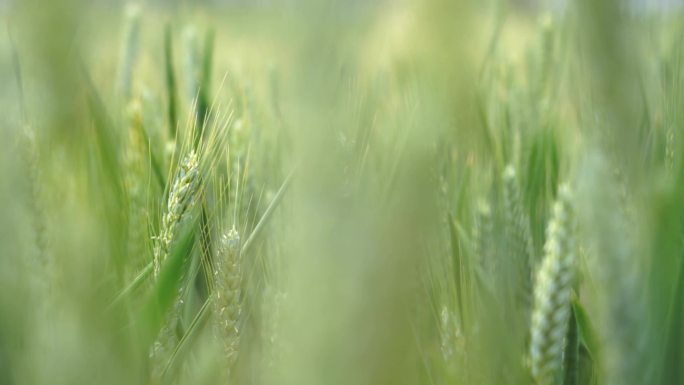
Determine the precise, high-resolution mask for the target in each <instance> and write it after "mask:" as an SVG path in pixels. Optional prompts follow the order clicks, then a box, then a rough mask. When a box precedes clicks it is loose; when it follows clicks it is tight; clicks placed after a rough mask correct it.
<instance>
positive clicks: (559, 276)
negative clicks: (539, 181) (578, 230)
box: [530, 186, 575, 385]
mask: <svg viewBox="0 0 684 385" xmlns="http://www.w3.org/2000/svg"><path fill="white" fill-rule="evenodd" d="M552 215H553V216H552V219H551V222H550V223H549V225H548V228H547V239H546V244H545V245H544V259H543V261H542V263H541V266H540V268H539V272H538V274H537V281H536V284H535V292H534V294H535V295H534V297H535V298H534V299H535V301H534V311H533V313H532V331H531V343H530V359H531V366H532V376H533V378H534V380H535V382H536V383H537V384H538V385H551V384H554V383H555V382H556V378H557V375H558V374H559V372H560V370H561V365H562V356H563V344H564V337H565V335H566V332H567V327H568V319H569V316H570V297H571V294H572V281H573V279H574V264H575V240H574V235H573V227H574V226H573V223H574V222H573V221H574V220H573V213H572V209H571V204H570V192H569V189H568V188H567V187H566V186H562V187H561V188H560V189H559V192H558V200H557V201H556V203H555V204H554V207H553V214H552Z"/></svg>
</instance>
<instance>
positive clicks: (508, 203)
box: [503, 165, 534, 312]
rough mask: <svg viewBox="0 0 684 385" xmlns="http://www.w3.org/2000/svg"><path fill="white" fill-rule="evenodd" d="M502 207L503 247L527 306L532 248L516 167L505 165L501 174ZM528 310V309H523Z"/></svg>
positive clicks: (519, 296) (529, 295)
mask: <svg viewBox="0 0 684 385" xmlns="http://www.w3.org/2000/svg"><path fill="white" fill-rule="evenodd" d="M503 182H504V183H503V188H504V211H505V218H504V219H505V225H506V250H507V253H508V254H509V256H510V258H511V259H512V260H513V263H514V265H515V266H516V268H518V269H519V270H520V271H519V279H520V282H519V283H520V284H522V285H521V286H517V287H515V290H517V292H516V293H515V294H516V295H518V298H520V301H521V302H522V304H523V305H524V306H525V308H526V309H529V308H530V306H531V301H532V299H531V293H532V280H533V277H532V266H533V260H532V256H533V255H534V248H533V245H532V236H531V231H530V220H529V217H528V216H527V213H526V212H525V209H524V208H523V203H522V199H521V194H520V187H519V184H518V183H519V182H518V177H517V174H516V172H515V168H514V167H513V166H511V165H509V166H508V167H506V169H505V170H504V174H503ZM526 312H527V311H526Z"/></svg>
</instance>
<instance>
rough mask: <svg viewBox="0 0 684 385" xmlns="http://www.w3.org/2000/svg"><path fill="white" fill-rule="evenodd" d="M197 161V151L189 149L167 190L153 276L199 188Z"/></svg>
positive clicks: (157, 238) (159, 266) (166, 253)
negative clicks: (167, 194) (167, 195)
mask: <svg viewBox="0 0 684 385" xmlns="http://www.w3.org/2000/svg"><path fill="white" fill-rule="evenodd" d="M199 179H200V178H199V163H198V158H197V153H196V152H195V151H194V150H191V151H190V152H189V153H188V154H187V155H186V156H185V158H183V161H182V162H181V164H180V167H179V169H178V174H177V175H176V178H175V179H174V181H173V185H172V186H171V190H170V191H169V199H168V201H167V205H166V213H165V214H164V216H163V218H162V224H161V230H160V234H159V236H158V237H156V240H157V244H156V247H155V252H154V276H155V277H158V276H159V270H160V268H161V264H162V262H163V261H164V259H165V258H166V256H167V255H168V252H169V246H170V245H171V241H172V240H173V236H174V234H175V232H176V229H177V228H178V224H179V223H180V222H181V220H182V219H183V217H184V215H185V214H186V213H187V212H188V211H190V209H191V208H192V207H193V206H194V204H195V201H196V197H197V192H198V190H199Z"/></svg>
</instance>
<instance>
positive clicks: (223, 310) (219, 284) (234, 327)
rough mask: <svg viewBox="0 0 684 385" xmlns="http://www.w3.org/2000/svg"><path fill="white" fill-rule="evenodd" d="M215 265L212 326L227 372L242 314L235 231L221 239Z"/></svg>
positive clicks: (238, 339) (230, 365)
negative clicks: (221, 350) (224, 356)
mask: <svg viewBox="0 0 684 385" xmlns="http://www.w3.org/2000/svg"><path fill="white" fill-rule="evenodd" d="M215 263H216V268H215V270H214V283H215V294H214V295H215V298H214V315H215V321H216V324H215V326H216V333H217V336H218V337H219V338H220V339H221V342H222V344H223V349H224V353H225V355H226V360H227V364H228V368H229V370H230V368H231V367H232V366H233V364H234V363H235V361H236V359H237V354H238V345H239V342H240V315H241V313H242V304H241V298H240V295H241V290H240V284H241V271H240V235H239V234H238V232H237V230H235V228H233V229H231V230H230V231H228V233H227V234H224V235H223V237H221V243H220V246H219V248H218V255H217V256H216V262H215Z"/></svg>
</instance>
